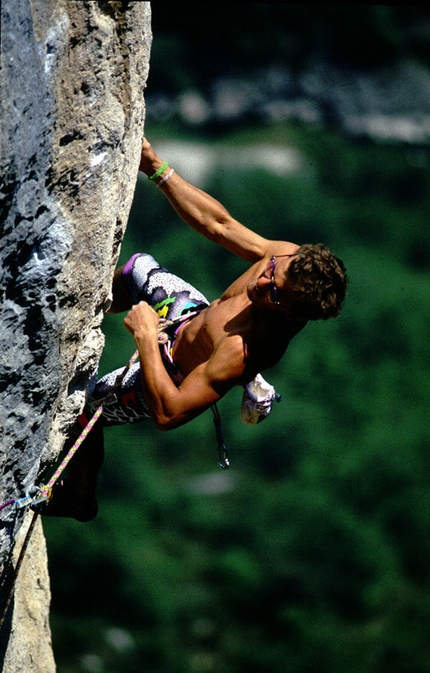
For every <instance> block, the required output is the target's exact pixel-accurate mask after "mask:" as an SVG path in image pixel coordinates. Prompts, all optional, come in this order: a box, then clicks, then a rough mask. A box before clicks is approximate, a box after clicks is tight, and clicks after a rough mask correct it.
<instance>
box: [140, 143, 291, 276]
mask: <svg viewBox="0 0 430 673" xmlns="http://www.w3.org/2000/svg"><path fill="white" fill-rule="evenodd" d="M162 164H163V162H162V160H161V159H160V157H159V156H158V155H157V154H156V152H155V151H154V150H153V148H152V146H151V145H150V143H149V142H148V141H147V140H144V143H143V147H142V154H141V161H140V166H139V168H140V170H141V171H142V172H144V173H145V174H146V175H147V176H148V177H149V176H151V175H153V174H154V173H156V172H157V171H158V170H159V169H160V168H161V166H162ZM168 172H169V168H167V169H165V171H164V172H163V173H161V175H160V176H159V182H160V181H162V178H163V177H165V176H166V175H167V174H168ZM160 188H161V191H162V192H163V194H164V195H165V196H166V198H167V199H168V201H169V202H170V204H171V205H172V206H173V208H174V209H175V211H176V212H177V213H178V215H179V217H180V218H181V219H182V220H183V221H184V222H185V223H186V224H188V225H189V226H190V227H192V228H193V229H195V230H196V231H197V232H199V233H200V234H202V235H203V236H205V237H206V238H208V239H209V240H211V241H213V242H214V243H218V244H219V245H222V246H223V247H224V248H226V250H229V251H230V252H232V253H233V254H235V255H237V256H238V257H241V258H242V259H245V260H246V261H248V262H252V263H254V262H258V261H259V260H260V259H262V258H263V257H265V256H266V255H267V254H269V252H270V251H271V250H273V249H274V248H275V249H276V250H278V249H279V246H281V247H282V248H283V247H284V246H285V245H286V246H288V250H286V251H287V253H288V252H289V251H290V246H291V245H293V244H290V243H286V242H284V241H270V240H268V239H266V238H263V237H262V236H260V235H259V234H256V233H255V232H254V231H252V230H251V229H249V228H248V227H245V226H244V225H243V224H241V223H240V222H238V220H235V219H234V218H233V217H232V216H231V215H230V213H229V212H228V211H227V210H226V208H224V206H223V205H222V204H221V203H220V202H219V201H217V200H216V199H214V198H213V197H212V196H210V195H209V194H207V193H206V192H204V191H202V190H201V189H199V188H198V187H195V186H194V185H192V184H190V183H189V182H187V181H186V180H184V179H183V178H181V176H180V175H178V174H177V173H176V172H175V173H173V174H172V175H171V176H170V177H169V179H168V180H167V181H165V182H163V183H162V184H161V185H160ZM270 254H275V253H273V252H270ZM277 254H281V253H280V252H277Z"/></svg>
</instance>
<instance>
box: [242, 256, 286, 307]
mask: <svg viewBox="0 0 430 673" xmlns="http://www.w3.org/2000/svg"><path fill="white" fill-rule="evenodd" d="M293 257H294V255H284V256H279V257H272V258H271V259H270V260H269V262H268V264H267V266H266V268H265V270H264V271H263V273H262V274H260V276H259V277H258V278H257V279H256V280H255V281H252V282H251V283H250V284H249V286H248V297H249V299H250V300H251V301H252V303H253V304H254V306H256V307H257V308H261V309H266V310H272V311H281V312H284V313H288V312H291V311H292V309H293V306H295V305H296V304H297V299H296V296H295V294H294V291H293V290H292V288H291V285H290V283H289V280H288V276H287V272H288V267H289V266H290V264H291V262H292V259H293Z"/></svg>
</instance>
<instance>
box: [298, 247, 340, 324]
mask: <svg viewBox="0 0 430 673" xmlns="http://www.w3.org/2000/svg"><path fill="white" fill-rule="evenodd" d="M287 276H288V280H289V282H290V284H291V287H292V289H293V291H294V292H297V294H298V299H299V302H298V303H299V306H298V309H297V310H298V312H299V313H300V315H301V316H303V317H304V318H306V319H307V320H327V319H328V318H335V317H336V316H337V315H339V313H340V310H341V308H342V304H343V302H344V300H345V296H346V288H347V285H348V277H347V275H346V269H345V266H344V264H343V262H342V260H340V259H339V258H338V257H335V255H333V253H332V252H331V251H330V250H329V249H328V248H327V247H326V246H325V245H323V244H322V243H317V244H316V245H311V244H306V245H302V246H300V248H299V249H298V251H297V253H296V255H294V257H293V259H292V261H291V264H290V266H289V267H288V271H287Z"/></svg>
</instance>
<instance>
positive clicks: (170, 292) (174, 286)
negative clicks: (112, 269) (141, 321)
mask: <svg viewBox="0 0 430 673" xmlns="http://www.w3.org/2000/svg"><path fill="white" fill-rule="evenodd" d="M121 278H122V282H123V285H124V286H125V287H126V288H127V289H128V291H129V293H130V296H131V298H132V301H133V303H135V304H137V303H138V302H139V301H146V302H148V304H149V305H150V306H152V308H153V309H154V311H156V312H157V313H158V315H159V316H160V318H166V319H168V320H172V319H174V318H178V317H179V316H182V315H186V314H187V313H191V312H192V311H196V310H199V309H203V308H205V307H206V306H208V305H209V302H208V300H207V299H206V297H205V296H204V295H203V294H202V293H201V292H199V291H198V290H196V288H195V287H193V286H192V285H191V284H190V283H187V282H186V281H185V280H182V278H180V277H179V276H176V275H175V274H174V273H171V272H170V271H168V270H167V269H166V268H164V267H163V266H161V265H160V264H158V262H156V261H155V259H154V258H153V257H151V255H148V254H144V253H137V254H136V255H133V257H132V258H131V259H130V260H129V261H128V262H127V264H125V265H124V267H123V268H122V272H121Z"/></svg>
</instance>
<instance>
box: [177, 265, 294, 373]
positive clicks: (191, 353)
mask: <svg viewBox="0 0 430 673" xmlns="http://www.w3.org/2000/svg"><path fill="white" fill-rule="evenodd" d="M266 265H267V260H261V261H259V262H257V263H256V264H254V265H253V266H252V267H251V268H250V269H248V270H247V271H246V272H245V273H244V274H242V276H240V277H239V278H238V279H237V280H236V281H235V282H234V283H233V284H232V285H230V286H229V287H228V288H227V290H226V291H225V292H224V293H223V295H222V297H221V298H220V299H216V300H215V301H213V302H212V303H211V304H210V305H209V306H208V308H206V309H204V310H203V311H201V312H200V313H199V314H198V315H197V316H196V317H195V318H193V319H192V320H191V321H190V322H188V323H186V325H184V327H183V328H181V329H180V331H179V333H178V337H177V340H176V342H175V347H174V350H173V359H174V361H175V362H176V364H177V365H178V367H179V369H180V370H181V372H182V373H183V374H184V375H185V376H186V375H188V374H189V373H190V372H191V371H193V370H194V369H195V368H196V367H197V366H198V365H200V364H202V363H203V362H206V361H208V360H209V358H210V357H211V356H212V355H213V354H214V353H215V352H216V351H217V350H218V349H219V348H223V349H224V351H225V352H226V354H227V357H228V359H229V360H230V361H231V365H232V368H235V367H236V366H237V363H235V362H234V360H235V359H236V360H238V359H239V358H240V359H241V361H242V363H243V378H244V381H243V382H245V381H248V380H252V378H254V376H255V375H256V374H257V373H258V372H259V371H264V370H265V369H267V368H268V367H271V366H273V365H274V364H276V363H277V362H278V361H279V360H280V358H281V357H282V355H283V354H284V352H285V350H286V348H287V347H288V344H289V342H290V340H291V338H292V337H293V336H294V335H295V334H297V332H298V331H300V329H302V327H303V325H300V324H297V323H292V322H291V321H288V320H286V318H285V315H284V314H282V313H273V312H267V311H261V310H258V309H257V308H256V307H255V306H254V305H253V303H252V301H251V300H250V299H249V297H248V292H247V288H248V285H249V283H250V282H252V280H253V279H255V278H257V277H258V275H259V274H260V273H261V272H262V270H264V268H265V266H266Z"/></svg>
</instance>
